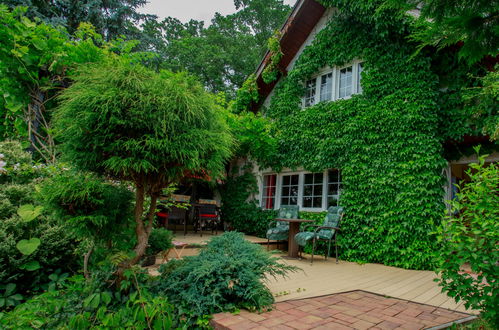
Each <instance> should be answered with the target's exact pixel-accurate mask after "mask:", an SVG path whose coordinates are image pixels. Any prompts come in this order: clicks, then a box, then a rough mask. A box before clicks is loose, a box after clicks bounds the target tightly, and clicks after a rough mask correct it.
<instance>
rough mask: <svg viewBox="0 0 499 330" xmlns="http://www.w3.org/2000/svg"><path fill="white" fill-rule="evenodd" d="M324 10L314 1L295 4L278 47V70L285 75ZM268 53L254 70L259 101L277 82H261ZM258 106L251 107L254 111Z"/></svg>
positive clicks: (303, 0) (299, 0)
mask: <svg viewBox="0 0 499 330" xmlns="http://www.w3.org/2000/svg"><path fill="white" fill-rule="evenodd" d="M325 11H326V8H325V7H324V6H323V5H321V4H320V3H318V2H317V1H316V0H298V1H297V3H296V4H295V6H294V8H293V11H292V12H291V14H290V15H289V17H288V19H287V20H286V22H285V23H284V25H283V26H282V28H281V30H280V32H281V39H280V45H281V50H282V53H283V56H282V58H281V60H280V62H279V64H278V68H279V70H280V71H281V72H282V73H283V74H286V73H287V72H286V68H287V67H288V65H289V63H291V61H292V60H293V58H294V57H295V56H296V54H297V53H298V51H299V50H300V48H301V46H302V44H303V43H304V42H305V40H307V38H308V36H309V35H310V33H311V32H312V30H313V29H314V27H315V26H316V24H317V22H318V21H319V20H320V19H321V17H322V15H323V14H324V12H325ZM270 55H271V54H270V52H269V51H267V52H266V53H265V56H264V57H263V59H262V61H261V62H260V65H259V66H258V68H257V69H256V72H255V74H256V83H257V85H258V92H259V93H260V96H261V100H264V99H265V98H266V97H267V96H268V95H269V94H270V92H271V91H272V89H273V88H274V86H275V84H276V83H277V80H276V81H274V82H272V83H270V84H267V83H265V82H264V81H263V78H262V73H263V70H264V69H265V67H266V66H267V65H268V64H269V61H270ZM258 106H259V104H255V105H254V106H253V110H254V111H256V109H257V108H258Z"/></svg>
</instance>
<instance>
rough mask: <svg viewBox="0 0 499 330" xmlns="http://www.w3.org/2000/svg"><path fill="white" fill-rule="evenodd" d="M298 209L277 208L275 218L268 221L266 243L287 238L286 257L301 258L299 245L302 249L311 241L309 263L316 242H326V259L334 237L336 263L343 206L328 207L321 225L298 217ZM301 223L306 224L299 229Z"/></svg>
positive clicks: (292, 207) (293, 207)
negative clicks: (277, 211)
mask: <svg viewBox="0 0 499 330" xmlns="http://www.w3.org/2000/svg"><path fill="white" fill-rule="evenodd" d="M298 211H299V208H298V206H296V205H288V206H282V207H281V208H280V209H279V213H278V215H277V218H276V219H274V221H271V222H270V223H269V228H268V230H267V245H269V244H270V240H276V241H283V240H287V241H288V257H289V258H302V256H301V252H300V247H301V248H302V249H303V247H305V245H306V244H307V243H308V242H310V241H312V258H311V263H313V262H314V254H315V249H316V246H317V242H319V241H326V242H328V250H327V254H325V255H324V256H325V258H326V259H327V257H328V255H329V253H330V250H331V242H332V240H333V239H334V246H335V254H336V263H338V244H337V240H336V239H337V236H338V231H339V230H340V228H339V227H340V222H341V220H342V218H343V214H344V212H343V207H340V206H331V207H329V208H328V210H327V214H326V216H325V217H324V221H323V223H322V224H321V225H315V224H313V222H314V220H307V219H299V217H298ZM301 224H306V225H304V226H303V228H302V230H301V231H300V225H301ZM312 228H313V229H314V230H313V231H309V229H312Z"/></svg>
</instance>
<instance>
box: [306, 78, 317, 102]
mask: <svg viewBox="0 0 499 330" xmlns="http://www.w3.org/2000/svg"><path fill="white" fill-rule="evenodd" d="M315 85H316V80H315V79H310V80H308V81H307V83H306V86H305V88H306V92H305V102H304V106H305V107H309V106H311V105H314V104H315V88H316V87H315Z"/></svg>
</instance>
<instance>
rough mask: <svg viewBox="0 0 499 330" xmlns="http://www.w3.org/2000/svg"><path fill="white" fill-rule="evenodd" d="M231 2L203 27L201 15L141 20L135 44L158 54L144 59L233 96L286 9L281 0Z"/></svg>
mask: <svg viewBox="0 0 499 330" xmlns="http://www.w3.org/2000/svg"><path fill="white" fill-rule="evenodd" d="M234 5H235V7H236V9H237V11H236V12H235V13H234V14H229V15H226V16H223V15H220V14H216V15H215V17H214V18H213V19H212V21H211V24H210V25H209V26H207V27H205V23H204V22H201V21H195V20H191V21H189V22H187V23H182V22H180V21H179V20H178V19H175V18H172V17H168V18H166V19H165V20H163V21H162V22H158V21H156V20H148V21H147V22H144V24H142V26H141V27H142V30H143V33H142V34H141V35H139V36H138V37H139V38H140V39H141V40H142V44H141V46H140V47H141V49H147V50H152V51H153V52H154V53H156V54H157V55H158V57H157V58H155V59H153V60H152V61H150V62H148V64H151V65H152V66H154V67H155V68H165V69H169V70H172V71H184V70H185V71H188V72H190V73H192V74H194V75H196V76H198V77H199V79H200V80H201V82H202V84H203V85H204V86H205V87H206V88H207V89H208V90H210V91H212V92H225V93H226V95H227V96H228V97H231V96H234V94H235V89H236V88H238V87H240V86H241V85H242V84H243V82H244V81H245V79H246V77H248V75H250V74H251V73H252V71H253V70H254V69H255V67H256V66H257V65H258V61H259V60H260V58H261V56H262V55H263V52H264V51H265V48H266V46H267V40H268V38H269V37H271V35H272V33H273V32H274V31H275V30H276V29H278V28H280V27H281V25H282V23H283V22H284V20H285V18H286V16H287V15H288V13H289V11H290V7H289V6H288V5H285V4H284V3H283V1H282V0H235V1H234ZM206 25H208V24H206Z"/></svg>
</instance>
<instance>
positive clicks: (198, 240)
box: [173, 231, 267, 246]
mask: <svg viewBox="0 0 499 330" xmlns="http://www.w3.org/2000/svg"><path fill="white" fill-rule="evenodd" d="M221 234H223V232H221V231H219V232H218V235H221ZM218 235H216V234H215V233H213V234H212V233H211V231H204V232H203V234H202V235H201V234H200V233H199V232H198V233H194V232H192V231H189V232H188V233H187V235H185V236H184V233H183V232H179V231H177V232H176V233H175V236H174V238H173V240H175V241H180V242H185V243H187V244H189V245H194V246H196V245H201V246H202V245H206V243H207V242H208V241H209V240H210V239H211V238H212V237H215V236H218ZM244 238H245V239H246V240H248V241H250V242H252V243H258V244H263V243H267V239H265V238H259V237H256V236H251V235H244Z"/></svg>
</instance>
